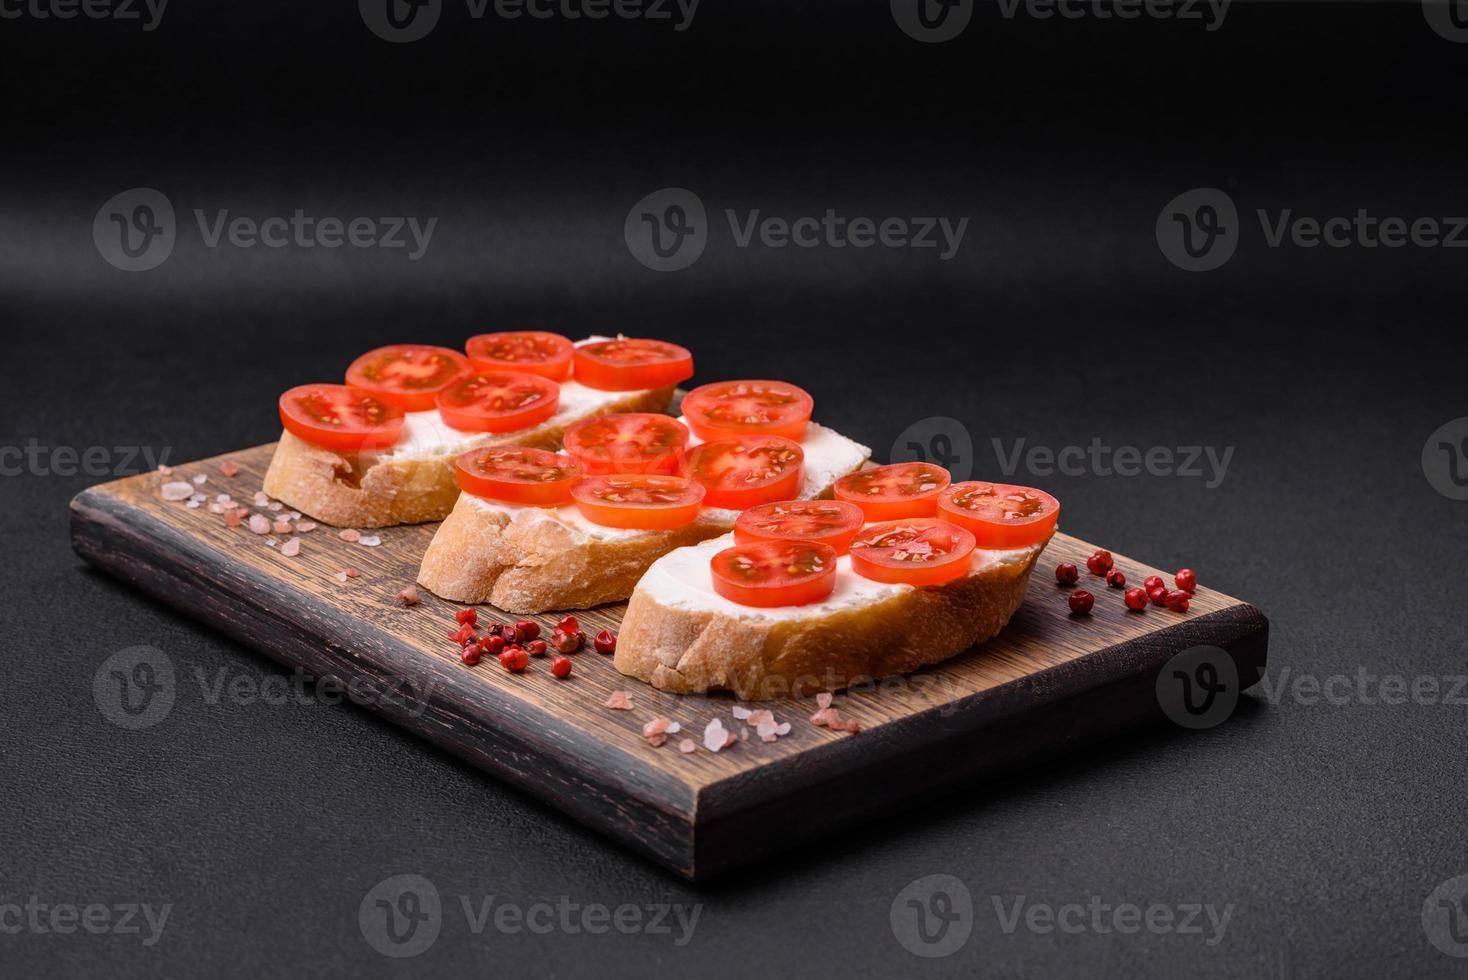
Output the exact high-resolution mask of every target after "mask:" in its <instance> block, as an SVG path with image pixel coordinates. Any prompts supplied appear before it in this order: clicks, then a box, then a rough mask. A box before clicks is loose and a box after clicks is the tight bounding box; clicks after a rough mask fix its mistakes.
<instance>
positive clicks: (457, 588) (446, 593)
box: [418, 422, 871, 614]
mask: <svg viewBox="0 0 1468 980" xmlns="http://www.w3.org/2000/svg"><path fill="white" fill-rule="evenodd" d="M801 445H802V446H803V447H804V448H805V450H806V468H805V479H804V482H803V484H802V486H801V490H800V496H801V497H803V498H815V497H821V496H830V493H831V486H832V484H834V483H835V482H836V480H837V479H838V478H840V477H842V476H845V475H846V474H847V473H850V472H853V471H855V470H858V469H861V467H862V466H863V465H864V464H865V463H866V461H867V458H868V457H869V456H870V455H871V450H870V449H868V448H867V447H866V446H863V445H861V444H860V443H857V442H853V441H852V440H850V439H847V438H846V437H845V436H843V435H841V434H839V433H837V432H835V431H834V430H832V429H828V428H826V427H825V426H822V425H818V424H816V423H814V422H812V423H811V425H810V428H809V429H808V430H807V432H806V436H805V438H804V439H803V440H802V441H801ZM738 517H739V512H738V511H733V510H719V509H712V508H710V509H705V510H704V511H703V512H702V513H701V514H700V515H699V518H698V520H697V521H695V522H693V523H692V524H690V525H688V526H686V527H681V528H677V529H675V530H672V531H623V530H618V529H616V528H607V527H600V526H598V525H596V524H593V523H591V522H590V521H588V520H586V518H584V517H582V516H581V514H580V512H579V511H577V509H576V508H575V507H574V506H571V507H550V508H547V507H518V506H515V505H514V504H505V503H500V502H498V501H492V500H485V499H483V498H480V497H475V496H473V495H471V494H467V493H466V494H463V495H462V496H460V498H459V502H458V504H457V505H455V507H454V510H453V512H452V513H451V514H449V516H448V517H447V518H446V519H445V520H444V522H443V524H441V525H439V528H438V531H437V532H436V533H435V534H434V536H433V541H431V542H430V543H429V545H428V551H427V552H426V553H425V554H424V556H423V563H422V565H421V566H420V567H419V569H418V584H419V585H421V586H423V587H424V588H426V589H428V591H430V592H432V593H433V594H434V595H436V596H438V597H439V598H441V599H448V600H450V601H453V602H468V603H476V602H487V603H489V604H490V605H492V606H495V607H497V608H499V609H503V610H504V611H505V612H511V613H519V614H525V613H539V612H545V611H547V610H550V609H585V608H588V607H591V606H597V605H601V604H602V603H605V602H620V601H622V600H623V599H626V598H627V597H628V596H629V595H631V594H632V588H633V586H635V585H636V584H637V580H638V579H639V578H641V577H642V573H643V572H645V571H647V568H648V566H649V565H651V564H652V563H653V562H654V561H656V560H657V559H658V558H660V557H662V556H663V555H665V554H667V553H668V552H670V551H672V550H674V549H675V548H681V547H683V546H684V545H690V544H696V543H697V542H699V541H703V540H706V539H708V538H715V537H718V536H719V535H721V534H727V533H729V531H730V530H732V529H733V527H734V521H735V520H737V519H738Z"/></svg>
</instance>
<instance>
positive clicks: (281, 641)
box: [71, 490, 695, 878]
mask: <svg viewBox="0 0 1468 980" xmlns="http://www.w3.org/2000/svg"><path fill="white" fill-rule="evenodd" d="M71 534H72V547H73V549H74V550H75V551H76V553H77V554H78V555H79V556H80V557H81V558H83V559H84V560H85V561H87V562H88V563H89V564H91V565H93V566H95V567H96V568H98V569H100V570H102V571H104V572H106V573H108V574H109V575H112V576H114V577H116V578H119V579H121V580H122V581H124V582H126V583H128V584H129V585H132V586H134V587H136V588H138V589H140V590H141V591H143V592H145V593H147V594H148V595H150V596H152V597H153V598H155V599H158V600H160V601H162V602H163V603H165V604H167V605H170V606H172V607H174V608H176V609H178V610H179V611H181V612H183V613H185V614H187V615H189V616H191V617H194V618H196V619H200V620H202V621H204V622H205V623H207V624H208V625H210V626H212V627H214V628H216V629H218V630H220V631H221V632H222V633H224V634H226V635H228V636H230V637H232V638H234V639H236V640H238V641H240V642H241V643H244V644H245V645H247V646H249V647H251V648H252V649H255V650H258V651H260V652H261V653H263V654H265V655H266V656H268V657H270V658H271V659H273V660H276V661H278V662H279V663H281V664H284V665H286V666H289V667H299V668H300V669H301V670H302V671H304V672H305V673H306V674H308V675H310V676H312V677H314V678H317V679H318V680H322V679H328V678H329V679H331V680H332V681H334V682H339V683H342V684H348V683H353V682H355V683H357V684H359V685H365V687H364V690H366V691H367V692H369V693H368V696H365V697H362V698H360V699H359V703H361V704H362V705H363V706H364V707H367V708H368V709H369V710H372V711H373V712H375V713H377V714H380V715H382V716H383V717H385V718H387V719H388V720H390V721H392V722H393V723H395V724H397V725H400V726H402V727H403V728H406V729H408V730H409V731H411V732H413V733H414V734H416V735H419V736H421V737H422V738H425V739H427V740H428V741H430V742H432V743H433V744H435V745H438V746H440V747H442V748H444V749H447V750H448V751H449V752H451V753H453V754H454V755H457V756H459V757H460V758H462V759H464V760H466V761H467V762H469V763H470V764H471V765H473V766H475V767H477V768H479V769H482V770H484V771H486V772H489V773H491V774H492V775H495V776H497V777H499V778H501V779H504V780H505V781H507V782H509V783H511V784H513V785H515V786H518V787H520V788H521V789H524V790H525V791H527V792H529V793H530V794H531V795H532V796H535V797H537V798H539V799H541V800H544V801H545V802H546V803H548V804H550V805H551V806H553V807H555V808H556V809H558V810H561V811H562V812H564V813H566V814H568V815H569V816H571V817H572V818H574V819H576V820H579V821H580V822H582V823H584V824H586V825H587V826H589V827H592V828H593V829H595V830H598V831H601V832H602V833H605V834H607V835H608V836H610V837H612V838H613V839H615V840H618V841H620V842H621V843H623V844H625V845H627V846H629V847H631V848H632V849H634V850H636V851H638V852H640V853H642V854H644V855H646V856H647V857H649V858H651V859H652V860H653V861H655V862H657V863H659V864H661V865H663V866H664V867H668V868H671V869H672V870H674V871H676V872H678V873H679V874H681V875H684V876H686V877H690V878H691V877H692V876H693V874H694V871H695V868H694V864H693V858H694V851H693V819H694V797H693V791H692V788H691V787H690V786H688V785H687V784H686V783H683V782H681V781H679V780H677V779H676V778H674V777H672V776H669V775H667V774H664V773H661V772H658V771H656V770H652V769H650V768H648V767H644V766H639V765H637V764H636V760H634V759H632V758H631V757H629V756H627V755H626V754H625V753H623V752H622V751H621V750H619V749H616V748H614V747H612V746H610V745H608V744H607V743H606V742H604V741H601V740H598V739H595V738H592V737H589V736H587V735H586V734H585V733H581V732H577V731H574V730H569V729H567V728H565V727H562V726H557V725H556V724H554V722H555V719H554V718H552V717H550V716H548V715H545V714H543V713H542V712H540V711H539V710H538V709H536V708H535V707H534V706H533V705H528V704H526V703H524V702H521V701H518V700H516V699H514V698H508V697H504V696H502V695H499V694H498V692H496V691H495V690H494V689H492V688H489V687H487V686H486V685H482V684H470V683H467V682H466V678H465V675H464V673H463V672H461V671H457V670H453V669H451V668H450V669H441V665H440V664H439V663H437V662H436V661H434V660H433V658H431V657H428V656H422V655H417V654H414V655H412V656H405V655H404V654H403V653H402V651H401V650H399V649H395V645H394V644H393V643H390V642H385V640H386V637H385V636H384V635H383V634H381V633H379V632H378V631H377V630H376V629H375V628H373V627H372V626H371V625H370V624H367V623H364V622H362V621H360V620H356V619H354V618H352V617H349V616H347V615H345V614H343V613H342V612H341V611H340V610H338V609H335V608H334V607H332V606H331V605H329V604H328V603H325V602H322V601H321V600H319V599H318V598H316V597H314V596H312V595H310V594H308V593H305V592H297V594H296V595H294V596H292V597H291V601H290V602H289V603H282V602H281V601H280V592H279V590H280V588H281V585H280V583H279V581H277V580H272V579H268V578H266V577H264V576H263V575H261V574H259V573H258V572H257V571H255V570H254V569H252V568H250V567H249V566H246V565H244V564H243V563H241V564H240V565H238V566H236V568H238V569H239V570H240V572H241V574H237V575H236V576H235V577H233V578H230V577H229V576H226V575H223V574H221V570H220V567H219V565H218V564H217V562H215V561H211V559H210V552H209V550H208V549H207V548H205V547H203V546H202V545H201V543H200V542H198V541H196V540H194V539H192V538H190V537H188V536H187V535H184V534H181V533H179V532H178V531H176V530H174V529H173V528H171V527H169V526H168V525H166V524H164V523H162V522H161V521H157V520H155V519H153V518H151V517H148V516H147V515H146V514H145V513H144V512H142V511H139V510H136V509H134V508H131V507H129V506H127V505H126V504H125V503H123V502H122V501H120V500H118V499H117V498H115V497H112V496H110V495H108V494H106V493H99V492H94V491H90V490H89V491H84V492H82V493H81V494H78V495H77V497H76V498H75V499H74V500H73V501H72V504H71ZM226 579H227V581H226ZM285 606H289V607H290V612H291V614H292V617H294V618H287V617H286V616H284V615H282V608H283V607H285ZM295 619H300V620H305V621H312V622H314V623H315V624H316V626H315V628H314V629H313V630H311V631H310V632H315V633H320V634H323V635H326V636H331V637H335V638H336V639H335V640H334V641H331V642H327V641H322V640H315V639H310V638H309V636H308V635H306V634H307V631H306V629H305V627H303V626H302V624H301V623H300V622H296V621H295ZM425 669H427V670H430V671H433V677H432V681H431V683H420V685H419V690H422V689H424V688H426V696H422V697H420V696H418V692H417V691H414V692H412V693H409V692H408V691H406V690H404V688H403V687H402V686H401V683H400V682H402V681H405V680H408V679H411V678H415V677H417V676H418V675H419V674H420V673H421V672H422V671H423V670H425ZM384 689H390V690H392V691H394V692H396V695H395V696H393V697H378V696H372V693H371V692H380V691H382V690H384ZM483 717H492V718H494V719H495V727H494V728H493V729H491V728H489V727H487V726H486V725H484V724H483V723H482V722H481V721H480V720H479V719H480V718H483Z"/></svg>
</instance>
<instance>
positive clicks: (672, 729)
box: [668, 721, 683, 735]
mask: <svg viewBox="0 0 1468 980" xmlns="http://www.w3.org/2000/svg"><path fill="white" fill-rule="evenodd" d="M682 730H683V726H682V725H680V724H678V723H677V722H676V721H674V722H669V723H668V734H669V735H677V734H678V733H679V732H681V731H682Z"/></svg>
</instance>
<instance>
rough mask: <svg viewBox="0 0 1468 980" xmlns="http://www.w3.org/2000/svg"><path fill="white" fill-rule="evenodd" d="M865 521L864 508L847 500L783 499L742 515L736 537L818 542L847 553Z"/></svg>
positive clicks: (735, 533) (745, 541) (735, 532)
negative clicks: (862, 509)
mask: <svg viewBox="0 0 1468 980" xmlns="http://www.w3.org/2000/svg"><path fill="white" fill-rule="evenodd" d="M865 520H866V518H865V517H864V516H863V515H862V512H861V508H860V507H858V506H856V504H853V503H848V502H847V501H845V500H781V501H778V502H776V503H773V504H760V505H759V506H758V507H751V508H749V509H748V510H746V511H745V512H744V513H742V514H740V515H739V519H738V520H737V521H735V522H734V540H735V541H738V542H739V543H740V544H745V543H748V542H750V541H818V542H820V543H821V544H828V545H830V546H831V547H833V548H835V549H836V554H838V555H844V554H846V552H847V551H848V550H849V549H850V548H851V540H852V539H853V538H855V537H856V532H858V531H860V530H861V525H862V523H863V522H864V521H865Z"/></svg>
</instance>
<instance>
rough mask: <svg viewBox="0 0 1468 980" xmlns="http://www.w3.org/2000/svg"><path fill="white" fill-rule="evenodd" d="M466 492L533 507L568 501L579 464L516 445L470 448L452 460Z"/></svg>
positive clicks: (460, 483)
mask: <svg viewBox="0 0 1468 980" xmlns="http://www.w3.org/2000/svg"><path fill="white" fill-rule="evenodd" d="M454 473H455V475H456V476H458V478H459V487H460V489H462V490H463V491H464V492H465V493H472V494H473V495H474V496H476V497H488V498H489V499H490V500H504V501H507V502H509V503H512V504H528V505H530V506H532V507H559V506H561V505H562V504H569V503H570V502H571V486H572V484H574V483H575V482H576V481H577V480H579V479H581V477H582V476H584V475H585V474H584V472H583V471H582V469H581V464H580V463H579V462H577V461H576V460H574V459H572V458H571V457H570V456H567V455H565V454H564V453H553V452H551V451H549V450H547V449H524V448H521V447H519V446H486V447H484V448H483V449H472V450H470V451H469V452H467V453H465V454H464V455H462V456H460V457H459V458H458V459H456V460H454Z"/></svg>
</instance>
